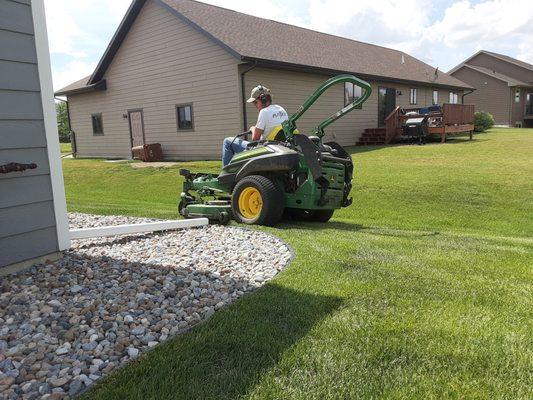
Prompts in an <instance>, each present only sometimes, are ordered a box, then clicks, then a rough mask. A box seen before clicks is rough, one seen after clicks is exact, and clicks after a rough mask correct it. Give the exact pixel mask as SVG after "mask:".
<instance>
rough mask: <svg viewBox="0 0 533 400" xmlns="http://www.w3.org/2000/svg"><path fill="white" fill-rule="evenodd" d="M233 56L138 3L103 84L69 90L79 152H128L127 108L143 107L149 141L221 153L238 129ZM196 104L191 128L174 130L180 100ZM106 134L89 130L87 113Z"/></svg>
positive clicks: (187, 155) (186, 153) (190, 153)
mask: <svg viewBox="0 0 533 400" xmlns="http://www.w3.org/2000/svg"><path fill="white" fill-rule="evenodd" d="M237 65H238V64H237V60H236V59H235V58H234V57H233V56H232V55H231V54H229V53H228V52H227V51H226V50H224V49H223V48H222V47H220V46H219V45H217V44H215V43H214V42H212V41H211V40H209V39H208V38H206V37H205V36H204V35H202V34H200V33H199V32H197V31H196V30H194V29H193V28H191V27H190V26H189V25H187V24H185V23H184V22H182V21H181V20H179V19H178V18H176V17H175V16H174V15H172V14H171V13H170V12H169V11H167V10H165V9H163V8H162V7H161V6H159V5H158V4H156V3H155V2H154V1H148V2H147V3H146V5H145V6H144V7H143V9H142V10H141V12H140V14H139V16H138V17H137V19H136V21H135V22H134V23H133V25H132V27H131V29H130V32H129V33H128V35H127V36H126V38H125V40H124V42H123V43H122V46H121V47H120V49H119V50H118V52H117V54H116V55H115V57H114V59H113V61H112V63H111V65H110V67H109V68H108V70H107V72H106V74H105V76H104V78H105V79H106V81H107V90H106V91H103V92H92V93H87V94H80V95H74V96H69V102H70V112H71V121H72V128H73V130H74V131H75V133H76V140H77V146H78V154H79V155H80V156H98V157H126V158H127V157H130V156H131V151H130V133H129V123H128V119H127V118H124V117H123V115H124V114H127V112H128V110H133V109H142V110H143V117H144V131H145V137H146V143H161V145H162V148H163V154H164V157H166V158H178V159H202V158H214V157H218V156H219V155H220V148H221V142H222V139H223V138H224V137H226V136H230V135H232V134H234V133H235V132H239V131H240V127H241V124H240V123H239V110H240V96H239V89H238V84H237V82H238V79H237V78H238V75H237ZM188 103H192V104H193V112H194V131H178V130H177V121H176V109H175V106H176V105H177V104H188ZM94 113H102V117H103V126H104V135H103V136H93V133H92V125H91V114H94Z"/></svg>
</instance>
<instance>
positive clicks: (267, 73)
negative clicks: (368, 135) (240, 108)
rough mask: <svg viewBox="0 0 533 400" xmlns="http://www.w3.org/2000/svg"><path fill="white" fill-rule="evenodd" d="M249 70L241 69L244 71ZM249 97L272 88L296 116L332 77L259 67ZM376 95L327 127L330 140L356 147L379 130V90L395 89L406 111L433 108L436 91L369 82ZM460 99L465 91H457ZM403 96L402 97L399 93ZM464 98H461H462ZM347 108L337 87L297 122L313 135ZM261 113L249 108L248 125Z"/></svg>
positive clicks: (444, 96) (248, 82)
mask: <svg viewBox="0 0 533 400" xmlns="http://www.w3.org/2000/svg"><path fill="white" fill-rule="evenodd" d="M245 68H246V67H243V66H241V67H240V68H239V70H240V71H241V72H242V71H243V70H245ZM245 77H246V78H245V86H246V95H247V96H248V95H249V93H250V91H251V90H252V88H253V87H254V86H256V85H258V84H262V85H265V86H266V87H268V88H269V89H270V90H271V91H272V94H273V100H274V103H276V104H279V105H281V106H282V107H284V108H285V109H286V110H287V112H288V113H289V115H291V114H293V113H295V112H296V111H297V110H298V108H299V107H300V106H301V105H302V103H303V102H304V101H305V100H306V99H307V97H308V96H310V95H311V94H312V93H313V92H314V91H315V90H316V89H317V88H318V87H319V86H320V85H321V84H322V83H324V82H325V81H326V80H327V79H329V78H330V76H327V75H319V74H311V73H305V72H294V71H284V70H277V69H265V68H255V69H253V70H251V71H250V72H248V73H247V74H246V75H245ZM369 83H370V85H371V87H372V95H371V96H370V98H369V99H368V100H367V101H366V102H365V103H364V104H363V108H362V109H361V110H354V111H352V112H351V113H349V114H347V115H346V116H345V117H343V118H341V119H339V120H338V121H336V122H334V123H333V124H332V125H330V127H328V128H326V140H336V141H337V142H339V143H340V144H341V145H343V146H351V145H354V144H355V142H357V140H358V139H359V137H360V136H361V134H362V133H363V132H364V130H365V129H366V128H376V127H377V124H378V89H379V87H391V88H395V89H396V91H397V96H396V105H397V106H400V107H404V108H409V107H426V106H430V105H432V96H433V88H431V87H424V86H416V85H406V84H399V83H394V82H376V81H371V82H369ZM410 88H416V89H417V104H416V105H415V106H413V105H410V104H409V89H410ZM457 92H458V94H459V96H460V95H461V94H462V92H460V91H457ZM398 93H401V94H398ZM448 97H449V90H444V89H439V104H443V103H447V102H448ZM459 98H460V97H459ZM343 106H344V86H343V85H337V86H334V87H332V88H330V89H329V91H327V92H326V93H324V94H323V95H322V96H321V97H320V98H319V99H318V100H317V102H316V103H315V104H314V105H313V106H312V107H311V108H310V109H309V110H308V111H307V112H306V113H305V114H304V116H303V117H302V118H301V119H300V120H299V121H298V122H297V125H298V129H299V130H300V132H302V133H309V132H310V131H311V130H312V129H313V128H314V127H316V126H317V125H318V123H320V122H321V121H323V120H324V119H326V118H327V117H329V116H330V115H332V114H333V113H334V112H336V111H338V110H340V109H341V108H342V107H343ZM257 115H258V112H257V110H256V109H255V107H254V106H253V105H247V122H248V125H249V126H250V125H253V124H255V122H256V121H257ZM241 117H242V113H241Z"/></svg>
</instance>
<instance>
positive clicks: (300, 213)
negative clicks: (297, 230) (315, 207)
mask: <svg viewBox="0 0 533 400" xmlns="http://www.w3.org/2000/svg"><path fill="white" fill-rule="evenodd" d="M312 216H313V211H309V210H302V209H301V208H286V209H285V213H284V217H285V219H287V220H288V221H312Z"/></svg>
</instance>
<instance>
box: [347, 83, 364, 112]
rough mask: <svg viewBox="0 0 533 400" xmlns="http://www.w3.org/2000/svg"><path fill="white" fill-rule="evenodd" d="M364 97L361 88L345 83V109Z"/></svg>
mask: <svg viewBox="0 0 533 400" xmlns="http://www.w3.org/2000/svg"><path fill="white" fill-rule="evenodd" d="M362 95H363V89H361V87H359V86H357V85H354V84H353V83H351V82H345V83H344V107H346V106H347V105H349V104H352V103H353V102H354V101H355V100H357V99H359V98H361V96H362Z"/></svg>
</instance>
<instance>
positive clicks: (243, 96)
mask: <svg viewBox="0 0 533 400" xmlns="http://www.w3.org/2000/svg"><path fill="white" fill-rule="evenodd" d="M255 67H257V60H255V61H254V65H252V66H251V67H250V68H248V69H246V70H244V71H243V72H241V99H242V120H243V132H246V131H247V130H248V118H247V113H246V88H245V86H244V85H245V79H244V75H246V74H247V73H248V72H250V71H251V70H253V69H254V68H255Z"/></svg>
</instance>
